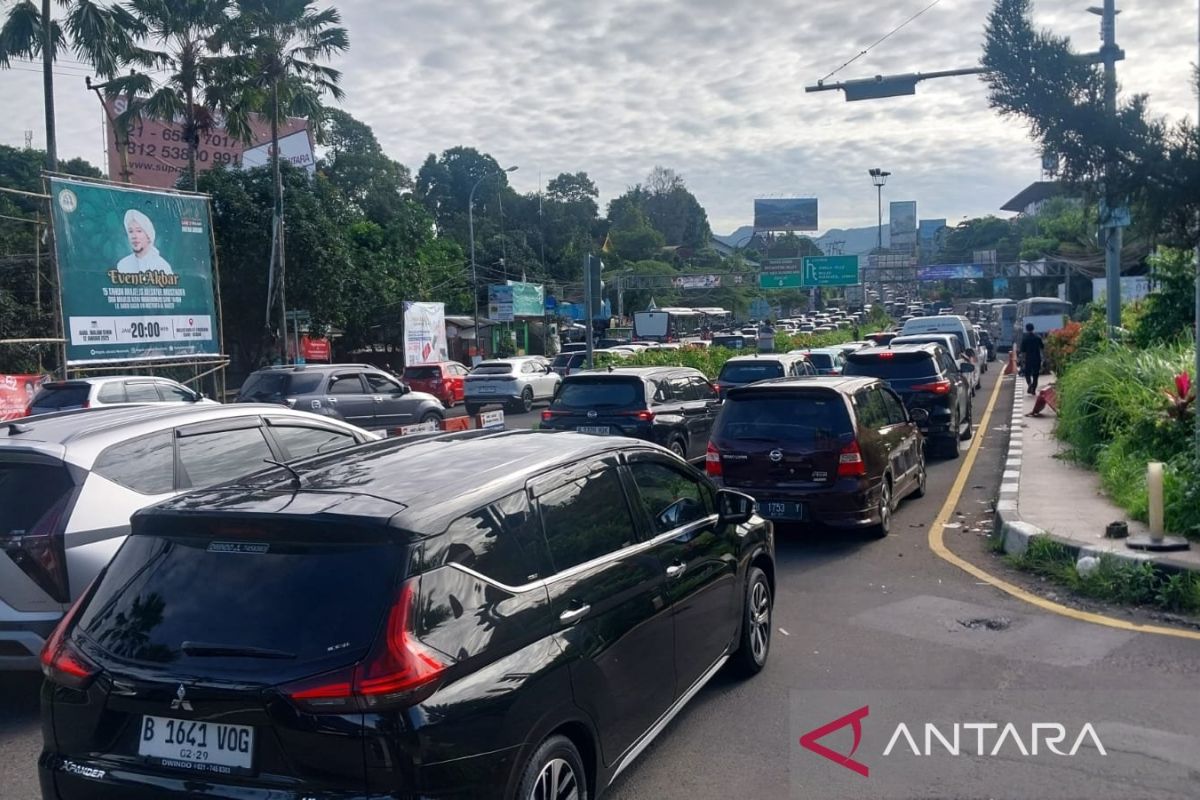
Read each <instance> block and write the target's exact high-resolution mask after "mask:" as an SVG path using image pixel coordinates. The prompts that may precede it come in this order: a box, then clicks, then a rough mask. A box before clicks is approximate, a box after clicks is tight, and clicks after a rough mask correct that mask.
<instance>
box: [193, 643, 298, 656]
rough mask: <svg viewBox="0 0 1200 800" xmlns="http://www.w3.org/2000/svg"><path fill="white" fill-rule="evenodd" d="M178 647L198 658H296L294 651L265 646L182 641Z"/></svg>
mask: <svg viewBox="0 0 1200 800" xmlns="http://www.w3.org/2000/svg"><path fill="white" fill-rule="evenodd" d="M179 649H180V650H182V651H183V653H184V655H189V656H196V657H199V658H220V657H222V656H229V657H233V658H279V659H288V658H296V654H295V653H289V652H287V651H286V650H270V649H268V648H265V647H245V646H243V645H237V644H211V643H209V642H184V643H183V646H182V647H180V648H179Z"/></svg>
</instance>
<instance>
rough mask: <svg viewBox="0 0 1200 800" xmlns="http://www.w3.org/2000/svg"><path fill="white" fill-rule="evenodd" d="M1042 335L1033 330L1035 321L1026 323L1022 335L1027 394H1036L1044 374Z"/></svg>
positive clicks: (1022, 360) (1023, 369)
mask: <svg viewBox="0 0 1200 800" xmlns="http://www.w3.org/2000/svg"><path fill="white" fill-rule="evenodd" d="M1043 348H1044V344H1043V342H1042V337H1040V336H1038V335H1037V334H1036V333H1034V332H1033V323H1032V322H1030V323H1026V325H1025V335H1024V336H1022V337H1021V348H1020V353H1021V364H1022V366H1021V374H1022V375H1024V376H1025V384H1026V386H1027V387H1028V389H1027V394H1036V393H1037V385H1038V378H1040V377H1041V374H1042V350H1043Z"/></svg>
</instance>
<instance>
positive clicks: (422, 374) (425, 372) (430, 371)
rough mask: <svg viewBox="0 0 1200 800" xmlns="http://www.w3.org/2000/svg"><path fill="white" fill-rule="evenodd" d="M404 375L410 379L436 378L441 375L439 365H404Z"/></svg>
mask: <svg viewBox="0 0 1200 800" xmlns="http://www.w3.org/2000/svg"><path fill="white" fill-rule="evenodd" d="M404 377H405V378H406V379H407V380H410V381H429V380H437V379H438V378H440V377H442V368H441V367H405V368H404Z"/></svg>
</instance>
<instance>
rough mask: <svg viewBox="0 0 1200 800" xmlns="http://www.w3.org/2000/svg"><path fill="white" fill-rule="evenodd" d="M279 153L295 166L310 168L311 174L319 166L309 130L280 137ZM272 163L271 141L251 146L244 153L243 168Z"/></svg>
mask: <svg viewBox="0 0 1200 800" xmlns="http://www.w3.org/2000/svg"><path fill="white" fill-rule="evenodd" d="M279 154H280V155H281V156H282V157H283V160H284V161H289V162H291V164H292V166H294V167H299V168H301V169H306V170H308V172H309V174H312V173H313V171H315V170H316V168H317V160H316V158H314V157H313V147H312V140H311V139H310V138H309V137H308V131H307V130H303V131H297V132H295V133H293V134H291V135H289V136H282V137H280V139H279ZM270 163H271V143H270V142H267V143H265V144H260V145H258V146H257V147H251V148H250V149H249V150H247V151H246V152H244V153H242V169H254V168H255V167H265V166H267V165H269V164H270Z"/></svg>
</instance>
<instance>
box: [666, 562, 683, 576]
mask: <svg viewBox="0 0 1200 800" xmlns="http://www.w3.org/2000/svg"><path fill="white" fill-rule="evenodd" d="M686 569H687V564H672V565H671V566H669V567H667V577H668V578H678V577H679V576H680V575H682V574H683V573H684V571H685V570H686Z"/></svg>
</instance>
